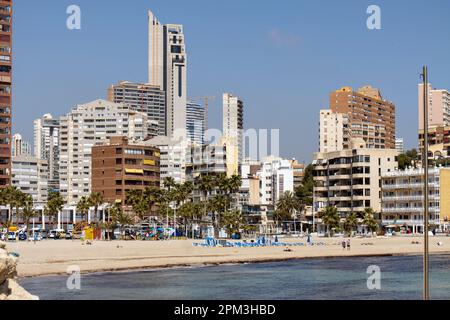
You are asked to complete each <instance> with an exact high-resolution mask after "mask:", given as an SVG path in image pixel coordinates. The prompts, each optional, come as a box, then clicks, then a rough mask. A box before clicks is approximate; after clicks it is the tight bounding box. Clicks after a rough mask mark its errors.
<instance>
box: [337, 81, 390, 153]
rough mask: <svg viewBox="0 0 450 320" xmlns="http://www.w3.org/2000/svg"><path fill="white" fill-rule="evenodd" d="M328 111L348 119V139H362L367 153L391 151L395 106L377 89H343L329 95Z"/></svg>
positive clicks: (368, 87)
mask: <svg viewBox="0 0 450 320" xmlns="http://www.w3.org/2000/svg"><path fill="white" fill-rule="evenodd" d="M330 109H331V111H332V112H335V113H342V114H346V115H347V116H348V119H349V127H350V130H351V136H352V139H354V138H362V139H364V141H365V142H366V147H367V148H370V149H394V148H395V132H396V131H395V129H396V126H395V119H396V118H395V105H394V104H393V103H392V102H389V101H386V100H384V99H383V97H382V95H381V92H380V91H379V90H378V89H375V88H372V87H371V86H365V87H362V88H360V89H358V90H357V91H355V90H353V89H352V88H351V87H343V88H341V89H339V90H336V91H334V92H332V93H331V94H330Z"/></svg>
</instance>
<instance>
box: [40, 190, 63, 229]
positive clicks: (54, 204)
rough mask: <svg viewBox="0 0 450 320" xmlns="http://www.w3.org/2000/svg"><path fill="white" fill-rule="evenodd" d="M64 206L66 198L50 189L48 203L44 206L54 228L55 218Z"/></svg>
mask: <svg viewBox="0 0 450 320" xmlns="http://www.w3.org/2000/svg"><path fill="white" fill-rule="evenodd" d="M63 207H64V199H63V197H62V196H61V194H60V193H59V192H55V191H50V192H49V194H48V198H47V204H46V205H45V208H44V214H45V215H46V216H48V217H50V218H51V225H52V227H53V228H54V219H55V216H57V215H58V213H59V212H61V210H62V209H63Z"/></svg>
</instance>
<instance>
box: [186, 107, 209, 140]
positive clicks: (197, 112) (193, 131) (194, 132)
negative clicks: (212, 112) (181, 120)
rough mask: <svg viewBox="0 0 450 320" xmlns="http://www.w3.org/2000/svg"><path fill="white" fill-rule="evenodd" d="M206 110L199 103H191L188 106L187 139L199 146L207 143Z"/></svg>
mask: <svg viewBox="0 0 450 320" xmlns="http://www.w3.org/2000/svg"><path fill="white" fill-rule="evenodd" d="M206 117H207V114H206V109H205V107H203V106H202V105H200V104H199V103H195V102H192V101H189V102H188V103H187V105H186V130H187V137H188V139H189V140H191V141H192V142H195V143H196V144H198V145H203V144H204V143H205V129H206Z"/></svg>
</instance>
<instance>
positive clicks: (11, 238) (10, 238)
mask: <svg viewBox="0 0 450 320" xmlns="http://www.w3.org/2000/svg"><path fill="white" fill-rule="evenodd" d="M16 240H17V232H15V231H10V232H8V241H16Z"/></svg>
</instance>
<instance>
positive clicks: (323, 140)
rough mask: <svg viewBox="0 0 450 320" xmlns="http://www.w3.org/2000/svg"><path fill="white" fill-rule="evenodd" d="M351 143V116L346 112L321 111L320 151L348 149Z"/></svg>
mask: <svg viewBox="0 0 450 320" xmlns="http://www.w3.org/2000/svg"><path fill="white" fill-rule="evenodd" d="M349 144H350V128H349V117H348V115H347V114H346V113H336V112H333V111H331V110H321V111H320V129H319V146H320V148H319V149H320V152H331V151H339V150H343V149H348V147H349Z"/></svg>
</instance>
